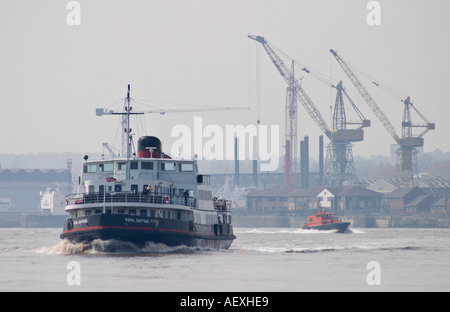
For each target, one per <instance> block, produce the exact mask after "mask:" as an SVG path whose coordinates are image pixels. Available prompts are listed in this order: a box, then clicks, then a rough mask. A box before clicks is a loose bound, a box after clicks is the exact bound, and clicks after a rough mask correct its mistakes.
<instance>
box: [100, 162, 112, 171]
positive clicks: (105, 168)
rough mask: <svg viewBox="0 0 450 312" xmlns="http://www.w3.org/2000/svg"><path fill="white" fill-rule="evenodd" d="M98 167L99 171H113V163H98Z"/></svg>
mask: <svg viewBox="0 0 450 312" xmlns="http://www.w3.org/2000/svg"><path fill="white" fill-rule="evenodd" d="M98 169H99V171H100V172H113V171H114V164H113V163H104V164H98Z"/></svg>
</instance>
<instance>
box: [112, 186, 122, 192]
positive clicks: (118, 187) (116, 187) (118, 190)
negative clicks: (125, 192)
mask: <svg viewBox="0 0 450 312" xmlns="http://www.w3.org/2000/svg"><path fill="white" fill-rule="evenodd" d="M114 192H122V185H120V184H116V185H114Z"/></svg>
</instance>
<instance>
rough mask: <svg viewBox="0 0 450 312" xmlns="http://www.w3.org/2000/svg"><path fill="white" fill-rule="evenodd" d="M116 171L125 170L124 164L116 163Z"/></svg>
mask: <svg viewBox="0 0 450 312" xmlns="http://www.w3.org/2000/svg"><path fill="white" fill-rule="evenodd" d="M117 169H118V170H125V169H126V163H125V162H119V163H117Z"/></svg>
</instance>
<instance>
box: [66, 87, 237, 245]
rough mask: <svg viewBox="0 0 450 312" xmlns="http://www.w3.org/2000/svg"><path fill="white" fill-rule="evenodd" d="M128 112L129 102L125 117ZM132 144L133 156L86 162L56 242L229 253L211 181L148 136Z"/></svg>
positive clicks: (228, 227) (227, 227)
mask: <svg viewBox="0 0 450 312" xmlns="http://www.w3.org/2000/svg"><path fill="white" fill-rule="evenodd" d="M128 99H129V93H128ZM130 111H131V109H130V107H129V101H128V108H127V109H126V114H127V115H128V118H129V114H130ZM127 129H129V119H128V125H127ZM127 132H128V133H129V131H127ZM130 141H131V140H129V141H128V142H130ZM137 145H138V150H137V156H133V157H130V155H129V153H128V152H127V157H125V158H113V159H112V160H88V159H87V157H85V161H84V162H83V163H82V174H81V176H80V177H79V185H78V191H77V193H76V194H70V195H68V196H66V199H65V200H66V207H65V211H66V212H68V213H69V218H68V219H67V220H66V221H65V222H64V230H63V233H62V234H61V236H60V237H61V238H62V239H67V240H69V241H71V242H92V241H93V240H96V239H101V240H111V239H114V240H119V241H125V242H131V243H134V244H136V245H138V246H144V245H145V244H146V243H147V242H153V243H163V244H165V245H167V246H183V245H184V246H187V247H191V246H193V247H204V248H210V249H228V248H229V247H230V245H231V244H232V242H233V240H234V239H235V238H236V236H235V235H234V233H233V226H232V220H231V208H230V203H229V202H228V201H226V200H223V199H220V198H213V197H212V188H211V186H210V177H209V176H208V175H204V174H199V173H198V166H197V162H196V160H195V159H193V160H175V159H172V158H171V157H170V156H169V155H167V154H165V153H164V152H163V151H162V144H161V141H160V140H159V139H158V138H156V137H153V136H145V137H141V138H140V139H139V141H138V144H137ZM129 150H130V146H128V148H127V151H129Z"/></svg>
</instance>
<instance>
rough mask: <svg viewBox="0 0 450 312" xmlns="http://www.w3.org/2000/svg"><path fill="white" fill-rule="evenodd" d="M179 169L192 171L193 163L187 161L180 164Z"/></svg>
mask: <svg viewBox="0 0 450 312" xmlns="http://www.w3.org/2000/svg"><path fill="white" fill-rule="evenodd" d="M180 171H183V172H186V171H188V172H192V171H194V164H189V163H187V164H180Z"/></svg>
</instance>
